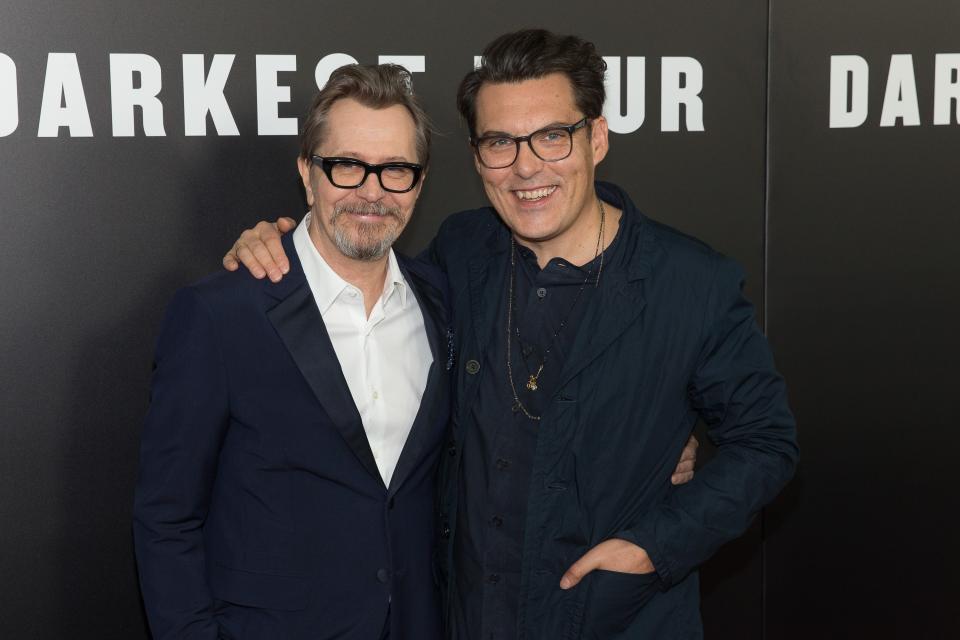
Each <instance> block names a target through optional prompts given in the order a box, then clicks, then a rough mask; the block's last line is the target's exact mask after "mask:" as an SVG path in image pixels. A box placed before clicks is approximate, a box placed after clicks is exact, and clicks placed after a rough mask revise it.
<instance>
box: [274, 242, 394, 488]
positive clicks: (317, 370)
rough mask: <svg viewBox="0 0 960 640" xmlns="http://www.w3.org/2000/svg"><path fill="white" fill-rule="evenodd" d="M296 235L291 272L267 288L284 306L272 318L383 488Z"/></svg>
mask: <svg viewBox="0 0 960 640" xmlns="http://www.w3.org/2000/svg"><path fill="white" fill-rule="evenodd" d="M292 235H293V234H292V233H291V234H287V236H286V238H284V250H285V251H286V253H287V257H288V258H289V259H290V272H289V273H288V274H287V275H286V276H285V277H284V279H283V280H282V281H281V282H280V283H278V284H276V285H272V284H270V283H269V282H268V283H266V284H265V285H264V286H265V291H266V293H267V294H268V295H269V296H271V297H273V298H276V299H279V300H280V302H279V303H277V304H276V306H274V307H273V308H272V309H269V310H268V311H267V317H268V318H269V319H270V322H271V323H272V324H273V326H274V328H275V329H276V331H277V334H278V335H279V336H280V339H281V340H282V341H283V344H284V345H285V346H286V347H287V350H288V351H289V352H290V355H291V356H292V357H293V360H294V362H296V364H297V368H299V369H300V373H301V374H303V377H304V379H305V380H306V381H307V384H308V385H310V388H311V389H312V390H313V393H314V395H315V396H316V397H317V400H319V401H320V404H321V405H322V406H323V409H324V411H326V413H327V415H328V416H329V417H330V420H331V422H332V423H333V425H334V427H336V428H337V430H338V431H340V434H341V435H342V436H343V439H344V440H345V441H346V442H347V445H349V447H350V449H351V450H352V451H353V453H354V455H356V457H357V459H358V460H359V461H360V464H361V465H363V467H364V468H365V469H366V470H367V471H368V472H369V473H370V474H371V475H373V476H374V477H376V478H377V479H378V480H379V481H380V482H381V483H382V482H383V479H382V477H381V476H380V471H379V469H378V468H377V463H376V461H375V460H374V459H373V452H372V451H371V449H370V443H369V442H368V441H367V434H366V432H365V431H364V429H363V422H362V421H361V419H360V413H359V412H358V411H357V407H356V405H355V404H354V403H353V396H352V395H351V394H350V388H349V387H348V386H347V381H346V379H345V378H344V377H343V371H342V370H341V369H340V361H339V360H338V359H337V354H336V352H335V351H334V349H333V343H331V342H330V336H329V335H328V334H327V327H326V325H324V323H323V317H322V316H321V315H320V310H319V309H318V308H317V303H316V302H315V300H314V297H313V293H312V292H311V291H310V285H309V284H307V279H306V277H305V276H304V274H303V268H302V267H301V266H300V260H299V258H298V257H297V252H296V249H295V248H294V246H293V240H292Z"/></svg>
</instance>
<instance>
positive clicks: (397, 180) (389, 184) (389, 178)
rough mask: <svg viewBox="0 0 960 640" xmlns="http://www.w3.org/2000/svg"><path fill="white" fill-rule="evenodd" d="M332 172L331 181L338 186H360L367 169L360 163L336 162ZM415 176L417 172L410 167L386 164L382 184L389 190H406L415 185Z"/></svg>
mask: <svg viewBox="0 0 960 640" xmlns="http://www.w3.org/2000/svg"><path fill="white" fill-rule="evenodd" d="M370 173H373V172H372V171H371V172H370ZM330 174H331V176H330V179H331V181H332V182H333V184H334V185H336V186H338V187H343V188H350V187H358V186H360V185H361V184H362V183H363V179H364V177H365V176H366V174H367V169H366V167H364V166H363V165H360V164H352V163H336V164H334V165H333V167H331V170H330ZM415 178H416V172H415V171H414V170H413V169H411V168H410V167H399V166H397V167H394V166H386V167H383V169H382V170H381V171H380V186H382V187H383V188H384V189H388V190H394V191H406V190H407V189H409V188H410V187H412V186H413V181H414V179H415Z"/></svg>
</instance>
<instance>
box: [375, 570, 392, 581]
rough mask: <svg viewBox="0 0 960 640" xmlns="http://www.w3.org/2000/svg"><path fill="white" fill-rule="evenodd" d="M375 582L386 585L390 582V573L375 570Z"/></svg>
mask: <svg viewBox="0 0 960 640" xmlns="http://www.w3.org/2000/svg"><path fill="white" fill-rule="evenodd" d="M377 580H379V581H380V582H382V583H383V584H386V583H387V581H388V580H390V572H389V571H387V570H386V569H377Z"/></svg>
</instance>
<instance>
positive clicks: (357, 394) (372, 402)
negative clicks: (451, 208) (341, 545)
mask: <svg viewBox="0 0 960 640" xmlns="http://www.w3.org/2000/svg"><path fill="white" fill-rule="evenodd" d="M309 228H310V213H308V214H307V215H306V217H305V218H304V219H303V222H301V223H300V225H299V226H298V227H297V229H296V230H295V231H294V232H293V244H294V247H295V248H296V250H297V256H298V257H299V258H300V263H301V264H302V265H303V273H304V275H305V276H306V278H307V284H308V285H309V286H310V290H311V291H312V292H313V298H314V300H316V303H317V307H318V308H319V309H320V315H321V316H322V317H323V323H324V325H326V327H327V333H328V334H329V335H330V341H331V342H332V343H333V350H334V351H336V353H337V359H338V360H339V361H340V369H341V370H342V371H343V377H344V378H346V380H347V386H348V387H349V388H350V395H352V396H353V402H354V404H356V406H357V410H358V411H359V412H360V418H361V419H362V420H363V429H364V431H366V433H367V441H368V442H369V443H370V449H371V450H372V451H373V458H374V460H376V462H377V468H378V469H379V470H380V476H381V477H382V478H383V483H384V484H385V485H386V486H388V487H389V486H390V479H391V478H392V477H393V472H394V469H396V466H397V460H398V459H399V458H400V452H401V451H402V450H403V445H404V443H405V442H406V441H407V436H408V435H409V434H410V427H412V426H413V421H414V419H415V418H416V416H417V411H418V410H419V409H420V400H421V398H422V397H423V391H424V389H425V388H426V386H427V373H428V372H429V370H430V364H431V363H432V362H433V356H432V355H431V353H430V343H429V342H428V341H427V332H426V329H425V328H424V325H423V314H422V313H421V311H420V305H419V304H418V303H417V298H416V296H415V295H414V294H413V292H412V291H410V287H409V285H408V284H407V281H406V280H405V279H404V277H403V273H401V271H400V266H399V265H398V264H397V257H396V256H395V255H394V253H393V249H391V250H390V254H389V256H388V258H387V277H386V280H385V281H384V285H383V293H382V294H381V295H380V299H379V300H377V303H376V304H375V305H374V306H373V309H372V310H371V311H370V316H369V317H367V313H366V306H365V304H364V299H363V293H362V292H361V291H360V289H358V288H357V287H354V286H353V285H352V284H350V283H349V282H347V281H346V280H344V279H343V278H341V277H340V276H339V275H337V274H336V272H335V271H334V270H333V269H332V268H330V265H328V264H327V262H326V260H324V259H323V257H322V256H321V255H320V252H319V251H317V248H316V246H315V245H314V244H313V241H312V240H311V239H310V233H309Z"/></svg>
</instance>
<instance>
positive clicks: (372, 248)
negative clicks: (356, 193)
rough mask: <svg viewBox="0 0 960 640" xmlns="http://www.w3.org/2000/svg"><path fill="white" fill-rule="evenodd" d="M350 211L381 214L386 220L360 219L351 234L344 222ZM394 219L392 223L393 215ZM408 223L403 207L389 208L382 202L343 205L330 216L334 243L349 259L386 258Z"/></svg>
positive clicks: (372, 259)
mask: <svg viewBox="0 0 960 640" xmlns="http://www.w3.org/2000/svg"><path fill="white" fill-rule="evenodd" d="M350 214H360V215H375V216H380V218H381V220H382V221H378V222H358V223H356V224H355V225H353V226H354V228H355V232H353V233H351V231H350V229H349V227H348V226H347V225H344V224H342V222H343V221H342V217H343V216H345V215H350ZM391 217H392V218H393V221H392V222H393V224H391V220H390V218H391ZM405 222H406V220H405V218H404V216H403V212H402V211H401V210H400V207H388V206H386V205H384V204H383V203H382V202H371V203H367V204H339V205H337V206H336V207H335V208H334V210H333V215H332V216H331V217H330V226H331V228H332V229H333V243H334V244H335V245H336V246H337V249H338V250H339V251H340V253H342V254H343V255H345V256H346V257H348V258H352V259H354V260H364V261H368V262H371V261H374V260H379V259H381V258H383V257H384V256H385V255H387V252H388V251H390V247H392V246H393V243H394V242H396V241H397V238H398V237H400V231H401V230H403V226H404V223H405Z"/></svg>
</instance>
